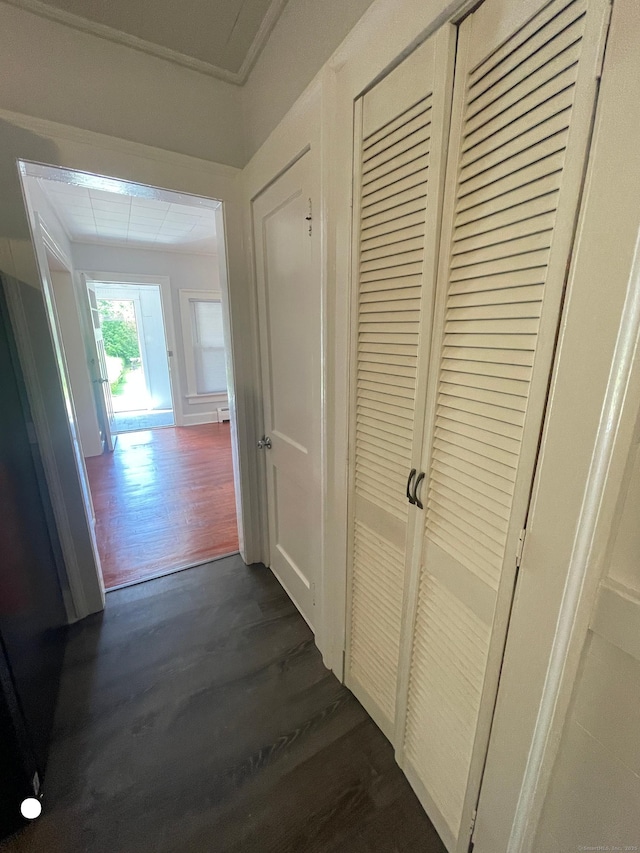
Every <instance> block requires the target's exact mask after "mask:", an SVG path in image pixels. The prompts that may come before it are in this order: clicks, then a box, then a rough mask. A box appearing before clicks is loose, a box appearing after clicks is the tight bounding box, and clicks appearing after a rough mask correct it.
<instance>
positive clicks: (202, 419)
mask: <svg viewBox="0 0 640 853" xmlns="http://www.w3.org/2000/svg"><path fill="white" fill-rule="evenodd" d="M217 423H219V420H218V412H217V410H216V411H215V412H198V414H196V415H184V416H183V418H182V426H196V424H217Z"/></svg>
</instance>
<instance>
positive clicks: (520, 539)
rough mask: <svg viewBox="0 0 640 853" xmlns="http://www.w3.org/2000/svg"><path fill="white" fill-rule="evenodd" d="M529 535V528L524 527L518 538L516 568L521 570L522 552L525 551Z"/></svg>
mask: <svg viewBox="0 0 640 853" xmlns="http://www.w3.org/2000/svg"><path fill="white" fill-rule="evenodd" d="M526 535H527V528H526V527H523V528H522V530H521V531H520V536H518V545H517V547H516V568H520V562H521V560H522V552H523V550H524V540H525V538H526Z"/></svg>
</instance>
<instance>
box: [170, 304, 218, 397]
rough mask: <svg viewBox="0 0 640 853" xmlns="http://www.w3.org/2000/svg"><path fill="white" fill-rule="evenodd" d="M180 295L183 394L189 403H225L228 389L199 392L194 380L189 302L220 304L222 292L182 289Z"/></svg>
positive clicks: (194, 368)
mask: <svg viewBox="0 0 640 853" xmlns="http://www.w3.org/2000/svg"><path fill="white" fill-rule="evenodd" d="M178 294H179V297H180V320H181V323H182V343H183V350H184V366H185V372H186V375H187V389H186V392H187V393H186V394H185V395H184V396H185V398H186V400H187V402H188V403H189V404H190V405H196V404H198V403H214V404H215V403H218V404H225V405H226V403H227V400H228V397H229V395H228V391H219V392H216V393H214V394H199V393H198V385H197V380H196V363H195V359H194V357H193V351H194V343H195V342H194V340H193V326H192V318H191V302H192V301H194V300H197V301H198V302H220V304H221V305H222V293H221V292H220V291H219V290H182V289H180V290H179V291H178Z"/></svg>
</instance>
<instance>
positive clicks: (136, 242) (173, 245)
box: [37, 177, 219, 254]
mask: <svg viewBox="0 0 640 853" xmlns="http://www.w3.org/2000/svg"><path fill="white" fill-rule="evenodd" d="M37 181H38V183H39V184H40V186H41V187H42V189H43V190H44V192H45V193H46V195H47V198H48V199H49V201H50V203H51V205H52V206H53V208H54V209H55V211H56V213H57V215H58V217H59V219H60V221H61V222H62V224H63V226H64V228H65V230H66V232H67V235H68V237H69V239H70V240H72V241H74V242H77V243H102V244H107V245H116V246H126V247H128V248H137V249H157V250H164V251H180V252H197V253H200V254H213V253H215V252H216V251H217V246H216V223H215V215H216V213H215V210H216V208H217V207H218V206H219V203H216V202H212V203H211V205H212V206H202V205H196V203H195V202H196V200H195V199H194V204H192V205H190V204H185V203H184V202H183V201H182V200H181V199H183V198H184V196H177V195H176V196H175V198H176V199H180V200H177V201H174V200H172V199H173V196H172V195H171V194H170V193H168V192H166V191H162V193H161V194H162V196H163V198H140V197H137V196H131V195H124V194H123V193H122V192H121V191H120V192H107V191H105V190H101V189H93V188H90V187H86V186H77V185H73V184H67V183H63V182H62V181H59V180H49V179H47V178H42V177H39V178H37ZM158 194H160V193H158Z"/></svg>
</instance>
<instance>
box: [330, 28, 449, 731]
mask: <svg viewBox="0 0 640 853" xmlns="http://www.w3.org/2000/svg"><path fill="white" fill-rule="evenodd" d="M454 57H455V28H454V27H453V26H446V27H443V28H442V29H441V30H440V32H439V33H438V35H437V36H434V37H432V38H430V39H428V40H427V41H426V42H425V43H424V44H423V45H421V46H420V47H419V48H417V49H416V50H415V51H414V52H413V54H411V56H409V57H408V58H407V59H405V60H404V62H402V63H401V64H400V65H399V66H398V67H397V68H395V69H394V70H393V71H392V72H391V73H390V74H389V75H387V77H385V78H384V79H383V80H382V81H381V82H380V83H378V84H377V85H376V86H374V88H373V89H372V90H371V91H370V92H367V94H366V95H365V96H364V98H362V100H361V101H360V102H359V103H358V107H359V109H358V111H357V113H356V119H357V121H356V133H355V137H356V138H355V151H354V154H355V163H356V169H357V171H358V173H359V174H358V181H357V185H356V198H357V205H356V210H355V212H354V233H355V237H356V248H355V251H354V255H355V264H354V277H353V278H354V283H355V288H354V289H355V294H354V296H355V299H354V310H353V315H354V321H355V322H354V328H353V334H352V340H353V349H352V365H353V376H352V383H351V388H352V392H351V401H352V412H351V436H352V440H351V459H350V463H351V464H350V469H351V474H352V483H351V490H350V519H349V527H350V534H351V542H350V560H349V563H350V578H349V596H348V608H347V612H348V630H347V653H346V658H345V663H346V672H345V681H346V684H347V685H348V686H349V688H350V689H351V690H353V692H354V693H355V695H356V696H357V697H358V699H360V701H361V702H362V704H363V705H364V706H365V707H366V708H367V710H368V711H369V713H370V714H371V716H372V717H373V718H374V719H375V721H376V722H377V723H378V725H379V726H380V728H381V729H382V730H383V731H384V732H385V733H386V734H387V735H388V736H389V737H390V738H393V731H394V723H395V706H396V693H397V676H398V656H399V646H400V634H401V623H402V609H403V596H404V589H405V575H406V564H407V559H410V557H411V549H412V544H411V543H412V540H413V536H414V525H415V523H416V520H417V519H418V516H417V514H416V505H415V504H413V505H412V504H411V502H410V500H408V498H407V489H412V487H413V486H415V469H416V468H417V467H418V465H419V462H420V454H421V450H422V435H423V433H422V424H423V421H424V406H425V394H426V374H427V371H426V366H427V364H428V354H429V341H430V331H431V321H432V315H433V299H434V290H435V278H436V270H437V258H438V240H439V233H440V228H439V222H440V219H441V215H442V195H443V186H444V165H445V160H446V143H447V137H448V130H449V113H450V109H451V90H452V87H453V63H454ZM412 470H413V472H414V473H413V478H412V477H411V473H410V472H411V471H412ZM409 494H411V491H409ZM407 543H408V546H407Z"/></svg>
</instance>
